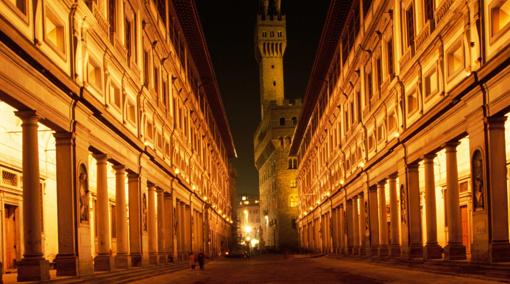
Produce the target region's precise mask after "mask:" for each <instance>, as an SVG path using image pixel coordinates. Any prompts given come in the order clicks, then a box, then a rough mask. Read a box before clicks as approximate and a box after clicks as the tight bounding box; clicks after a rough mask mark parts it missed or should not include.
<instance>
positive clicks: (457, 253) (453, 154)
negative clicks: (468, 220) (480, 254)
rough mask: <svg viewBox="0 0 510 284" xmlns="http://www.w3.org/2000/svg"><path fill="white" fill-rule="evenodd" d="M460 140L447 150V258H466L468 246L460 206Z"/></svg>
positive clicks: (448, 144)
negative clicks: (458, 154) (465, 243)
mask: <svg viewBox="0 0 510 284" xmlns="http://www.w3.org/2000/svg"><path fill="white" fill-rule="evenodd" d="M459 144H460V143H459V142H451V143H447V144H446V146H445V150H446V195H447V196H446V204H447V205H446V208H447V210H446V211H447V212H448V216H447V218H448V244H447V245H446V247H445V258H446V259H448V260H459V259H466V247H465V246H464V245H463V244H462V227H461V226H462V224H461V220H460V207H459V185H458V182H459V177H458V172H457V146H458V145H459Z"/></svg>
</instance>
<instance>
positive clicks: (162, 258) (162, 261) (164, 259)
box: [158, 253, 168, 264]
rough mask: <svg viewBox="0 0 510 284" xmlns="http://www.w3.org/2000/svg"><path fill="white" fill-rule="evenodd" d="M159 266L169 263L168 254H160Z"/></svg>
mask: <svg viewBox="0 0 510 284" xmlns="http://www.w3.org/2000/svg"><path fill="white" fill-rule="evenodd" d="M158 262H159V264H166V263H168V256H167V254H166V253H160V254H159V260H158Z"/></svg>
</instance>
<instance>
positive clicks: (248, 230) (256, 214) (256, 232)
mask: <svg viewBox="0 0 510 284" xmlns="http://www.w3.org/2000/svg"><path fill="white" fill-rule="evenodd" d="M236 222H237V224H238V229H237V239H238V240H239V241H240V242H241V243H246V242H248V243H250V244H251V246H252V247H255V246H258V244H259V242H260V232H261V223H260V203H259V200H258V198H257V197H249V196H242V197H241V200H240V201H239V203H238V204H237V220H236Z"/></svg>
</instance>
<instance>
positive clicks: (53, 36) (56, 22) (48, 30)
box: [44, 8, 66, 56]
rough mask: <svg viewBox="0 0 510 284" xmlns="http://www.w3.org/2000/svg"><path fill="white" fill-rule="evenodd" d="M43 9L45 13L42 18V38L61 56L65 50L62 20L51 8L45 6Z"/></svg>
mask: <svg viewBox="0 0 510 284" xmlns="http://www.w3.org/2000/svg"><path fill="white" fill-rule="evenodd" d="M44 11H45V14H46V15H45V19H44V39H45V41H46V43H48V45H49V46H51V47H52V48H53V49H54V50H55V51H57V52H58V53H59V54H60V55H61V56H63V55H65V52H66V45H65V33H64V31H65V27H64V22H63V21H62V20H61V19H59V18H58V17H57V15H56V14H55V13H53V11H52V10H51V9H49V8H46V9H45V10H44Z"/></svg>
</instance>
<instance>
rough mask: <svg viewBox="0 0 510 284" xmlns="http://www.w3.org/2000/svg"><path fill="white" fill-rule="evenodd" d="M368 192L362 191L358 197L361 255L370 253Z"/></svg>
mask: <svg viewBox="0 0 510 284" xmlns="http://www.w3.org/2000/svg"><path fill="white" fill-rule="evenodd" d="M365 196H366V194H365V193H364V192H361V193H360V194H359V197H358V202H359V232H360V235H359V236H360V250H359V253H360V255H368V254H370V240H369V237H370V232H369V231H367V223H368V219H367V218H368V216H367V215H368V214H367V213H368V212H367V208H366V206H365V205H367V206H368V204H365V202H366V199H365Z"/></svg>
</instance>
